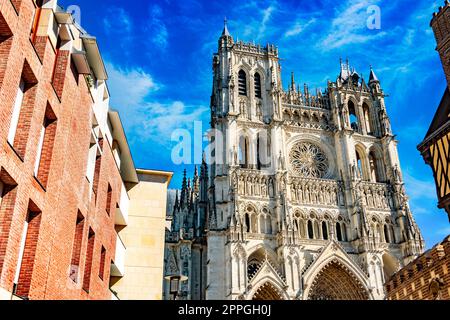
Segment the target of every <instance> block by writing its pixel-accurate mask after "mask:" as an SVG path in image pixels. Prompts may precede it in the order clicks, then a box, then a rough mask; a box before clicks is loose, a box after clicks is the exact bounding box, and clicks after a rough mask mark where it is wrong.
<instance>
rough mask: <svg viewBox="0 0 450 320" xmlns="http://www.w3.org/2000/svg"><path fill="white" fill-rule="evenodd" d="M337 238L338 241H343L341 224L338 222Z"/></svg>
mask: <svg viewBox="0 0 450 320" xmlns="http://www.w3.org/2000/svg"><path fill="white" fill-rule="evenodd" d="M336 238H337V239H338V241H342V232H341V224H340V223H339V222H336Z"/></svg>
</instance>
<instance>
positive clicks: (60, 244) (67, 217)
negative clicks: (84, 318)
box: [0, 1, 122, 299]
mask: <svg viewBox="0 0 450 320" xmlns="http://www.w3.org/2000/svg"><path fill="white" fill-rule="evenodd" d="M33 11H34V5H33V3H32V1H22V4H21V9H20V14H19V15H17V13H16V11H15V10H14V8H13V6H12V4H11V2H10V1H2V2H0V17H1V18H0V33H2V32H3V31H2V30H12V32H13V35H12V36H11V37H9V40H8V41H10V42H11V43H10V47H11V48H10V53H9V54H8V53H7V52H6V53H4V54H3V56H2V52H3V51H2V50H3V49H4V46H3V44H0V75H3V81H2V82H1V83H0V167H1V168H2V172H5V173H6V174H7V175H9V176H10V177H11V178H12V179H13V180H14V181H15V182H16V183H17V187H16V190H15V192H16V193H17V196H16V199H15V202H14V207H13V208H12V205H11V206H10V209H9V210H6V211H5V212H8V214H9V216H8V217H9V219H10V222H11V224H10V226H11V227H10V228H9V230H8V227H7V226H8V225H7V224H4V223H3V222H2V225H1V228H2V229H0V230H2V234H1V238H0V239H6V240H0V246H2V249H1V250H0V265H1V271H0V287H2V288H4V289H6V290H8V291H10V292H12V290H13V285H14V284H13V282H14V276H15V271H16V268H17V263H18V257H19V251H20V242H21V238H22V232H23V225H24V221H25V219H26V217H27V212H28V204H29V203H30V200H31V201H33V202H34V203H35V204H36V206H37V207H39V209H40V210H41V212H42V215H41V223H40V230H39V238H38V241H37V244H36V250H35V256H34V265H33V270H32V274H31V279H30V287H29V292H28V297H29V298H30V299H109V298H110V296H111V293H110V291H109V281H108V280H109V278H108V277H109V271H108V270H109V261H110V260H111V259H114V254H115V244H116V233H115V230H114V220H113V219H114V217H113V215H111V217H109V216H108V214H107V213H106V210H105V203H106V202H107V190H108V183H109V184H110V185H111V189H112V199H111V203H116V202H118V201H119V199H120V190H121V183H122V182H121V178H120V173H119V171H118V169H117V167H116V164H115V162H114V157H113V154H112V151H111V148H110V147H109V142H108V141H106V139H105V141H104V144H103V148H102V149H103V154H102V160H101V166H100V167H99V168H98V177H97V179H96V185H97V188H96V195H95V196H92V197H90V196H89V195H90V190H89V189H90V184H89V182H88V180H87V179H86V168H87V162H88V151H89V146H90V133H91V128H92V105H93V101H92V97H91V95H90V93H89V89H88V87H87V84H86V81H84V79H83V76H82V75H80V76H79V79H75V77H77V74H76V73H74V72H72V70H70V67H69V66H70V65H69V63H70V59H68V56H66V57H65V59H64V60H65V62H66V63H67V64H66V66H64V63H63V62H62V61H63V60H61V64H60V67H59V69H58V70H59V71H58V81H59V82H58V81H57V82H58V83H57V86H56V87H57V88H55V89H57V90H56V91H57V92H58V95H60V97H58V96H57V94H56V92H55V89H53V86H52V78H53V70H54V65H55V56H56V53H55V49H54V48H53V47H52V45H51V44H50V42H49V40H48V39H47V38H46V41H45V44H44V42H41V41H38V39H36V43H35V46H36V48H38V47H39V50H38V49H37V51H40V52H42V54H41V53H39V56H38V54H37V52H36V50H35V48H34V47H33V45H32V44H31V42H30V27H31V24H32V21H33ZM2 20H3V22H4V23H6V24H7V25H6V26H4V25H2ZM6 51H7V50H6ZM12 53H14V54H12ZM4 57H7V58H6V59H7V61H5V60H2V59H3V58H4ZM40 57H41V58H40ZM24 66H25V67H24ZM22 70H24V74H22ZM21 76H24V77H25V78H26V80H27V82H31V83H35V80H37V83H36V84H35V85H34V86H33V88H34V90H35V97H34V99H33V101H31V100H30V102H29V103H30V106H31V110H30V111H32V112H30V113H29V116H30V118H29V122H28V125H27V128H26V129H27V130H26V131H27V132H28V133H27V139H24V145H25V149H24V150H25V152H24V157H23V159H20V158H19V157H18V156H17V154H16V153H15V152H14V150H13V149H12V148H11V147H10V146H9V145H8V143H7V136H8V130H9V124H10V121H11V115H12V109H13V105H14V100H15V97H16V93H17V89H18V85H19V82H20V78H21ZM34 78H35V79H34ZM0 79H1V78H0ZM77 80H79V81H77ZM61 83H63V85H62V86H61ZM59 98H60V99H59ZM48 105H50V106H51V107H52V109H53V112H54V114H55V117H56V118H57V119H58V120H57V126H56V134H55V138H54V143H53V150H52V152H51V157H49V159H50V158H51V161H50V163H49V168H48V177H47V184H46V188H42V186H41V185H40V183H39V182H38V181H37V180H36V178H35V177H34V165H35V161H36V156H37V154H38V150H37V146H38V142H39V136H40V129H41V127H42V120H43V119H44V115H45V112H46V109H47V106H48ZM46 171H47V170H46ZM0 176H1V175H0ZM39 179H40V177H39ZM2 181H3V180H2ZM41 183H42V181H41ZM95 198H97V201H95ZM3 200H4V201H3V202H2V206H3V204H7V202H5V199H3ZM5 208H6V206H5ZM78 212H81V213H82V214H83V216H84V217H85V222H84V240H83V241H82V243H81V249H80V252H81V254H80V257H79V265H80V270H79V281H78V282H74V281H73V280H72V279H71V278H70V267H71V263H72V251H73V249H74V238H75V233H76V227H75V222H76V220H77V216H78ZM4 217H5V215H2V219H3V218H4ZM89 228H92V230H93V231H94V232H95V247H94V249H93V252H94V254H93V256H92V261H91V262H92V268H91V271H92V272H91V276H90V287H89V293H88V292H86V291H85V290H83V289H82V283H83V280H84V279H83V275H84V274H85V273H86V272H85V270H84V269H85V265H86V252H87V247H88V241H87V237H88V235H87V233H88V230H89ZM101 246H104V248H105V250H106V253H105V255H106V257H107V259H106V261H107V264H106V265H105V275H104V279H105V280H102V279H100V277H99V272H98V270H99V267H100V260H101V254H100V250H101V249H100V248H101ZM77 250H78V247H77Z"/></svg>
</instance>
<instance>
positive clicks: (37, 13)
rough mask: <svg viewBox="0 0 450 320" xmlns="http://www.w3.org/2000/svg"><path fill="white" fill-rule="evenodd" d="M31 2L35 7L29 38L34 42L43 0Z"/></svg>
mask: <svg viewBox="0 0 450 320" xmlns="http://www.w3.org/2000/svg"><path fill="white" fill-rule="evenodd" d="M33 3H34V5H35V6H36V8H35V10H34V18H33V24H32V26H31V35H30V39H31V42H32V43H35V42H36V37H37V32H38V29H39V21H40V20H41V13H42V3H43V0H34V1H33Z"/></svg>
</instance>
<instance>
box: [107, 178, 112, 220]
mask: <svg viewBox="0 0 450 320" xmlns="http://www.w3.org/2000/svg"><path fill="white" fill-rule="evenodd" d="M111 199H112V188H111V185H110V184H109V183H108V193H107V195H106V213H108V216H110V215H111Z"/></svg>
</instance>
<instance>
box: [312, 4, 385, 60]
mask: <svg viewBox="0 0 450 320" xmlns="http://www.w3.org/2000/svg"><path fill="white" fill-rule="evenodd" d="M377 3H379V0H373V1H369V0H361V1H358V2H357V3H355V1H353V0H348V1H347V2H346V3H345V5H343V6H342V7H341V8H340V9H338V10H336V15H335V18H334V19H333V20H332V22H331V27H330V28H329V30H328V32H327V34H328V36H326V37H325V38H324V39H323V40H322V41H320V43H319V46H320V48H321V49H322V50H323V51H327V50H331V49H335V48H339V47H342V46H345V45H348V44H362V43H366V42H368V41H373V40H377V39H380V38H383V37H385V36H386V35H387V33H386V32H384V31H378V30H370V29H369V28H368V27H367V19H368V18H369V17H370V14H368V13H367V9H368V8H369V7H370V6H372V5H376V4H377Z"/></svg>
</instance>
